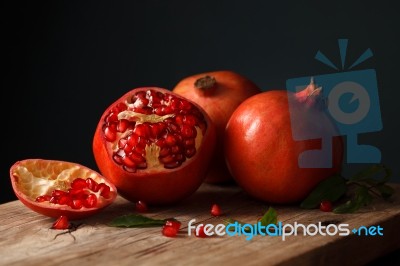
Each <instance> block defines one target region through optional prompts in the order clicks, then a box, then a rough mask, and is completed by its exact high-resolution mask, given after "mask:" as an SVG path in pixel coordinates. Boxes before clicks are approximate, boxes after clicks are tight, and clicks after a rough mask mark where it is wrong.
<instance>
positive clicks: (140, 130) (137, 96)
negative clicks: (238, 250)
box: [93, 87, 215, 204]
mask: <svg viewBox="0 0 400 266" xmlns="http://www.w3.org/2000/svg"><path fill="white" fill-rule="evenodd" d="M121 123H124V125H123V126H120V124H121ZM203 143H207V145H203ZM214 146H215V128H214V125H213V124H212V122H211V121H210V119H209V117H208V115H207V114H206V113H205V112H204V110H203V109H201V107H199V106H198V105H196V104H194V103H192V102H190V101H188V100H186V99H185V98H183V97H182V96H178V95H177V94H174V93H172V92H171V91H168V90H165V89H161V88H154V87H152V88H137V89H134V90H132V91H130V92H128V93H126V94H125V95H123V96H122V97H121V98H120V99H118V100H117V101H116V102H115V103H114V104H112V105H111V106H110V107H109V108H108V109H107V110H106V111H105V112H104V114H103V116H102V118H101V119H100V122H99V124H98V126H97V129H96V133H95V137H94V140H93V152H94V156H95V159H96V163H97V165H98V167H99V169H100V172H101V173H102V174H103V175H104V176H106V177H107V178H109V180H111V182H113V184H115V186H116V187H117V188H118V192H119V193H120V194H121V195H122V196H123V197H125V198H127V199H128V200H131V201H133V202H136V201H138V200H143V201H144V202H146V203H148V204H170V203H174V202H176V201H179V200H181V199H183V198H185V197H187V196H189V195H191V194H192V193H193V192H195V191H196V190H197V188H198V187H199V186H200V185H201V183H202V181H203V180H204V178H205V175H206V172H207V170H208V164H209V162H210V157H211V155H212V153H213V150H214ZM182 173H187V174H182ZM171 191H172V192H173V193H171Z"/></svg>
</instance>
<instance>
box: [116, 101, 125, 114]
mask: <svg viewBox="0 0 400 266" xmlns="http://www.w3.org/2000/svg"><path fill="white" fill-rule="evenodd" d="M115 107H116V108H117V110H118V112H122V111H125V110H126V109H128V107H127V106H126V104H124V103H118V104H117V105H116V106H115Z"/></svg>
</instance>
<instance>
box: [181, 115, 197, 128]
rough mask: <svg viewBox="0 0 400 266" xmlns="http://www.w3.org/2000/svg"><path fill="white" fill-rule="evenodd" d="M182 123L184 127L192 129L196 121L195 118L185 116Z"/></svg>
mask: <svg viewBox="0 0 400 266" xmlns="http://www.w3.org/2000/svg"><path fill="white" fill-rule="evenodd" d="M183 123H185V124H186V125H189V126H192V127H194V126H195V125H196V123H197V119H196V117H194V116H192V115H185V117H184V119H183Z"/></svg>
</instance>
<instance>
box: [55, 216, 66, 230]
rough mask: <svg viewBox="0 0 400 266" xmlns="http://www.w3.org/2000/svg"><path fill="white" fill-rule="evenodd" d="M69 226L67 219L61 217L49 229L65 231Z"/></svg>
mask: <svg viewBox="0 0 400 266" xmlns="http://www.w3.org/2000/svg"><path fill="white" fill-rule="evenodd" d="M69 228H70V224H69V221H68V217H67V216H64V215H61V216H60V217H59V218H58V219H57V220H56V221H55V222H54V223H53V225H52V227H51V229H56V230H65V229H69Z"/></svg>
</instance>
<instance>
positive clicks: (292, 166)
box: [225, 82, 343, 203]
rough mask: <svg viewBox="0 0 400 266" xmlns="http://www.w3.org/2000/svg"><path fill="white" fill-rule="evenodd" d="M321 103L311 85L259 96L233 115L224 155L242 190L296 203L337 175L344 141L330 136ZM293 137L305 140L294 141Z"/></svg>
mask: <svg viewBox="0 0 400 266" xmlns="http://www.w3.org/2000/svg"><path fill="white" fill-rule="evenodd" d="M289 102H290V106H289ZM324 104H325V102H324V101H323V100H322V93H321V88H317V87H316V86H315V84H314V83H313V82H312V83H311V84H310V85H308V86H307V88H306V89H304V90H302V91H300V92H297V93H292V92H288V91H285V90H272V91H267V92H263V93H260V94H258V95H255V96H253V97H250V98H249V99H247V100H246V101H244V102H243V103H242V104H241V105H240V106H239V107H238V108H237V109H236V110H235V112H234V113H233V114H232V116H231V118H230V120H229V122H228V125H227V127H226V131H225V133H226V134H225V156H226V160H227V165H228V168H229V170H230V172H231V173H232V175H233V177H234V179H235V180H236V181H237V183H238V184H239V185H240V186H241V187H242V188H243V190H245V191H246V192H247V193H248V194H249V195H251V196H253V197H255V198H257V199H260V200H263V201H266V202H270V203H294V202H297V201H300V200H302V199H304V198H305V197H306V196H307V195H308V194H309V192H310V191H311V190H312V189H313V188H314V187H315V186H316V185H317V184H318V183H319V182H320V181H322V180H323V179H325V178H327V177H329V176H331V175H333V174H335V173H338V172H339V171H340V168H341V163H342V158H343V141H342V139H341V137H333V136H337V135H338V134H337V131H336V127H335V125H334V123H333V122H332V121H331V120H330V118H329V116H328V115H327V114H326V113H325V112H324V110H323V107H324ZM293 133H295V136H296V139H297V138H299V137H300V138H301V137H302V136H303V137H304V139H307V138H308V140H295V139H294V135H293ZM310 138H311V139H310ZM313 138H315V139H313ZM318 138H320V139H318ZM321 138H322V140H324V142H322V141H321ZM321 147H322V149H321ZM310 150H311V153H313V152H314V151H313V150H321V152H320V153H321V154H319V155H318V151H316V153H315V154H307V152H306V151H310ZM323 151H325V152H323ZM304 152H306V153H304ZM305 155H309V156H305ZM299 164H302V165H303V166H305V167H300V166H299ZM313 165H314V166H316V167H312V166H313ZM320 165H325V166H323V168H322V167H319V166H320ZM326 166H327V167H326Z"/></svg>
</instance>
